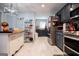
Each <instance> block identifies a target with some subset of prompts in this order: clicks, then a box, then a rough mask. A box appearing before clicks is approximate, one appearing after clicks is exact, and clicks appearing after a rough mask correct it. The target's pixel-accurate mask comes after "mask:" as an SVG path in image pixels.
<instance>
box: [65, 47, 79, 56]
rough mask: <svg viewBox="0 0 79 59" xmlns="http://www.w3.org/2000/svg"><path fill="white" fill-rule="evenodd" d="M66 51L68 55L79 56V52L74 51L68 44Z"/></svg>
mask: <svg viewBox="0 0 79 59" xmlns="http://www.w3.org/2000/svg"><path fill="white" fill-rule="evenodd" d="M65 52H66V53H67V55H69V56H79V54H77V53H75V52H74V51H72V50H70V49H68V48H67V47H66V46H65Z"/></svg>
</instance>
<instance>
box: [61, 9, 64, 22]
mask: <svg viewBox="0 0 79 59" xmlns="http://www.w3.org/2000/svg"><path fill="white" fill-rule="evenodd" d="M61 21H62V22H63V21H64V9H62V10H61Z"/></svg>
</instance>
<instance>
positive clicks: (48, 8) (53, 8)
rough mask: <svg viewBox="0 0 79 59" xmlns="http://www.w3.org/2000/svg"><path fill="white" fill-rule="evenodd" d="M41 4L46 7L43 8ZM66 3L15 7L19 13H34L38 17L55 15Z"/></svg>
mask: <svg viewBox="0 0 79 59" xmlns="http://www.w3.org/2000/svg"><path fill="white" fill-rule="evenodd" d="M41 4H44V5H45V7H44V8H42V7H41ZM64 5H65V3H16V4H14V7H15V8H16V9H17V10H18V11H19V12H24V13H25V12H32V13H35V14H36V15H50V14H55V13H56V12H57V11H59V10H60V9H61V8H62V7H63V6H64Z"/></svg>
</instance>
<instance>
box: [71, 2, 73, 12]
mask: <svg viewBox="0 0 79 59" xmlns="http://www.w3.org/2000/svg"><path fill="white" fill-rule="evenodd" d="M70 11H73V5H72V3H71V4H70Z"/></svg>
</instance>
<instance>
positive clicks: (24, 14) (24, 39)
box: [0, 3, 79, 56]
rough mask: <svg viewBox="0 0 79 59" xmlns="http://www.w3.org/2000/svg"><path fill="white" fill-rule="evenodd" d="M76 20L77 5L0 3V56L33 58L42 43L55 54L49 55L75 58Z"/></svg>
mask: <svg viewBox="0 0 79 59" xmlns="http://www.w3.org/2000/svg"><path fill="white" fill-rule="evenodd" d="M78 18H79V3H0V56H16V55H19V56H21V54H20V53H22V54H23V55H24V53H26V54H29V55H34V53H37V52H30V53H32V54H30V53H29V50H30V51H31V49H36V48H37V50H38V49H40V48H42V49H45V47H44V46H42V44H44V45H45V46H46V45H47V46H48V47H49V46H50V47H52V48H51V49H48V48H47V47H46V49H48V50H52V49H54V50H57V51H58V52H56V51H53V52H51V51H48V50H46V51H48V52H50V53H49V54H48V53H47V52H46V51H45V52H44V53H47V55H49V56H50V55H52V56H79V49H78V47H79V37H78V35H79V24H78V23H79V20H78ZM45 34H46V35H45ZM44 37H45V38H44ZM39 38H40V39H39ZM43 40H47V44H46V43H44V42H43ZM36 42H37V44H36ZM39 42H40V43H39ZM30 44H31V45H30ZM34 44H36V45H34ZM39 44H41V46H40V45H39ZM24 46H25V47H26V50H25V51H23V50H22V49H23V48H25V47H24ZM27 46H28V47H29V48H28V47H27ZM33 46H34V47H33ZM39 46H40V48H39ZM55 48H56V49H55ZM42 49H41V50H42ZM19 51H20V53H19ZM22 51H23V52H22ZM33 51H35V50H33ZM59 51H60V52H59ZM26 54H25V56H27V55H26ZM35 55H36V54H35ZM37 55H42V54H41V53H40V54H39V51H38V53H37Z"/></svg>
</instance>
